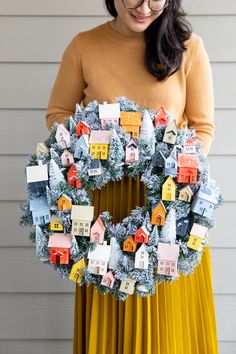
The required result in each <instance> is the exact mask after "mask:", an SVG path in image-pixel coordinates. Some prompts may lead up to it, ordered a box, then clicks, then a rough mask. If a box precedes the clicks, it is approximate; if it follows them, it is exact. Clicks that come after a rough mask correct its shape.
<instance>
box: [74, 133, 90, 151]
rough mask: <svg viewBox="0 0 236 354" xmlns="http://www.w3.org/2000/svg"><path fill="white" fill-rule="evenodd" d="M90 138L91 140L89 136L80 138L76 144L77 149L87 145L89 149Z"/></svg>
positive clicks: (85, 135)
mask: <svg viewBox="0 0 236 354" xmlns="http://www.w3.org/2000/svg"><path fill="white" fill-rule="evenodd" d="M88 138H89V136H88V134H83V135H81V136H80V138H79V139H78V140H77V142H76V146H75V148H76V149H77V148H78V146H80V145H86V146H87V147H88V146H89V139H88Z"/></svg>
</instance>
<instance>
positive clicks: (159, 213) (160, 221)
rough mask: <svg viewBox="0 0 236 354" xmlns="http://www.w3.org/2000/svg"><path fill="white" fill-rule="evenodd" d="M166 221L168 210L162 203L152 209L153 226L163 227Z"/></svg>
mask: <svg viewBox="0 0 236 354" xmlns="http://www.w3.org/2000/svg"><path fill="white" fill-rule="evenodd" d="M165 219H166V208H165V206H164V204H163V202H162V201H160V202H159V203H158V204H157V205H156V206H155V207H153V208H152V218H151V223H152V225H157V226H162V225H164V223H165Z"/></svg>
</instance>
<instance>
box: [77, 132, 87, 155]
mask: <svg viewBox="0 0 236 354" xmlns="http://www.w3.org/2000/svg"><path fill="white" fill-rule="evenodd" d="M88 153H89V142H88V135H86V134H83V135H81V137H80V138H79V140H77V142H76V144H75V152H74V157H75V158H76V159H85V158H86V157H87V156H88Z"/></svg>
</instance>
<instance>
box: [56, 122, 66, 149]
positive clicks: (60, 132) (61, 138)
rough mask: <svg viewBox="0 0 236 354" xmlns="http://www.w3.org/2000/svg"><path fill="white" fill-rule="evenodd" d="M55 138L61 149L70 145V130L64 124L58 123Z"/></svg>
mask: <svg viewBox="0 0 236 354" xmlns="http://www.w3.org/2000/svg"><path fill="white" fill-rule="evenodd" d="M55 138H56V141H57V143H58V145H59V146H60V147H61V148H62V149H67V148H69V147H70V132H69V131H68V130H67V129H66V127H65V126H64V124H58V127H57V131H56V135H55Z"/></svg>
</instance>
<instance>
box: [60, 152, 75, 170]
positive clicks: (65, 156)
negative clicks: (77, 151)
mask: <svg viewBox="0 0 236 354" xmlns="http://www.w3.org/2000/svg"><path fill="white" fill-rule="evenodd" d="M61 163H62V166H64V167H66V166H70V165H72V164H73V163H74V156H73V154H72V153H71V152H70V151H69V150H67V149H65V150H64V151H63V153H62V155H61Z"/></svg>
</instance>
